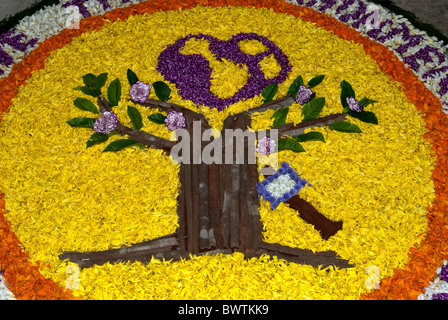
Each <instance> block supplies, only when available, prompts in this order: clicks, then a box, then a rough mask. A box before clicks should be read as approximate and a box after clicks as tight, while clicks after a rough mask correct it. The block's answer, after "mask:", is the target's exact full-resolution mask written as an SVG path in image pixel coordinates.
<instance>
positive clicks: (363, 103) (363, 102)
mask: <svg viewBox="0 0 448 320" xmlns="http://www.w3.org/2000/svg"><path fill="white" fill-rule="evenodd" d="M375 102H378V101H375V100H371V99H367V98H366V97H364V98H362V99H361V100H359V105H360V106H361V107H363V108H364V107H367V106H368V105H369V104H371V103H375Z"/></svg>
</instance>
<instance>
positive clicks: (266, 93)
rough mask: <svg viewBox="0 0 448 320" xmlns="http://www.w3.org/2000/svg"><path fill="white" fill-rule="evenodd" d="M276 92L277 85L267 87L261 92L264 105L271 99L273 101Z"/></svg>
mask: <svg viewBox="0 0 448 320" xmlns="http://www.w3.org/2000/svg"><path fill="white" fill-rule="evenodd" d="M277 90H278V84H276V83H273V84H270V85H268V86H267V87H266V88H264V90H263V92H262V93H261V95H262V96H263V98H264V100H263V102H264V103H267V102H271V101H272V99H274V97H275V95H276V94H277Z"/></svg>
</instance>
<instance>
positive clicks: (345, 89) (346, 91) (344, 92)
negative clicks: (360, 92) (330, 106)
mask: <svg viewBox="0 0 448 320" xmlns="http://www.w3.org/2000/svg"><path fill="white" fill-rule="evenodd" d="M348 97H353V98H356V95H355V91H354V90H353V88H352V86H351V84H350V83H348V82H347V81H345V80H342V82H341V103H342V106H343V107H344V112H348V110H349V108H348V104H347V98H348Z"/></svg>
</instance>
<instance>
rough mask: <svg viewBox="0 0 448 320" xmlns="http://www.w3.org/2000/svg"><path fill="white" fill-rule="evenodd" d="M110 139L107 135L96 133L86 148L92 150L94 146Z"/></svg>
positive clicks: (88, 141)
mask: <svg viewBox="0 0 448 320" xmlns="http://www.w3.org/2000/svg"><path fill="white" fill-rule="evenodd" d="M108 139H109V136H108V135H107V134H104V133H98V132H95V133H94V134H92V135H91V136H90V138H89V140H87V146H86V148H90V147H91V146H94V145H96V144H99V143H103V142H105V141H107V140H108Z"/></svg>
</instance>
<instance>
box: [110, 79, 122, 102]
mask: <svg viewBox="0 0 448 320" xmlns="http://www.w3.org/2000/svg"><path fill="white" fill-rule="evenodd" d="M120 99H121V83H120V80H119V79H115V80H113V81H112V82H111V83H110V85H109V89H107V100H108V101H109V106H110V107H115V106H118V102H120Z"/></svg>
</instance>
